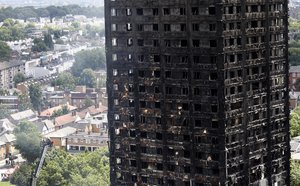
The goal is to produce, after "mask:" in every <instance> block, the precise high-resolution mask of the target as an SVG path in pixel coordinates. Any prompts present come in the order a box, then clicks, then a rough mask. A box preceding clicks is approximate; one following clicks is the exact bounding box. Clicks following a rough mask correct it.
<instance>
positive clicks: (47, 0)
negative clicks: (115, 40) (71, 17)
mask: <svg viewBox="0 0 300 186" xmlns="http://www.w3.org/2000/svg"><path fill="white" fill-rule="evenodd" d="M69 4H78V5H80V6H104V0H63V1H62V0H25V1H24V0H0V6H12V7H23V6H34V7H45V6H50V5H54V6H62V5H69Z"/></svg>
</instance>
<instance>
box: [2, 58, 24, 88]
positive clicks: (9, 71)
mask: <svg viewBox="0 0 300 186" xmlns="http://www.w3.org/2000/svg"><path fill="white" fill-rule="evenodd" d="M17 73H21V74H24V75H25V62H23V61H6V62H1V63H0V86H1V87H2V88H12V87H14V81H13V79H14V77H15V75H16V74H17Z"/></svg>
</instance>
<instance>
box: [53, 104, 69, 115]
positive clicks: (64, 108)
mask: <svg viewBox="0 0 300 186" xmlns="http://www.w3.org/2000/svg"><path fill="white" fill-rule="evenodd" d="M69 112H70V110H69V108H68V106H67V105H64V106H62V108H61V109H58V110H55V111H54V112H53V114H52V116H51V117H58V116H62V115H66V114H68V113H69Z"/></svg>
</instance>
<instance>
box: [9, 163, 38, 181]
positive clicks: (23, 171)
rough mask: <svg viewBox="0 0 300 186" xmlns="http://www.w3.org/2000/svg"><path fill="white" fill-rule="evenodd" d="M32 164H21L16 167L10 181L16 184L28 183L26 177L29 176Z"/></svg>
mask: <svg viewBox="0 0 300 186" xmlns="http://www.w3.org/2000/svg"><path fill="white" fill-rule="evenodd" d="M32 170H33V166H32V165H31V164H23V165H21V166H20V168H19V169H17V170H16V171H15V172H14V173H13V175H12V176H11V178H10V183H11V184H14V185H17V186H25V185H28V178H30V177H31V173H32Z"/></svg>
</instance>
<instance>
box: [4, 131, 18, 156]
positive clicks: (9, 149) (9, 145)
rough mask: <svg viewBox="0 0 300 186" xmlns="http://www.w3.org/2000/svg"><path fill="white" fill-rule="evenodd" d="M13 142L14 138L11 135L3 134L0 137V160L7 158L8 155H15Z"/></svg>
mask: <svg viewBox="0 0 300 186" xmlns="http://www.w3.org/2000/svg"><path fill="white" fill-rule="evenodd" d="M15 141H16V137H15V135H14V134H12V133H4V134H1V135H0V159H2V158H8V155H9V154H13V155H15V154H17V153H18V151H17V150H16V149H15V147H14V143H15ZM4 149H5V150H4Z"/></svg>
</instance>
